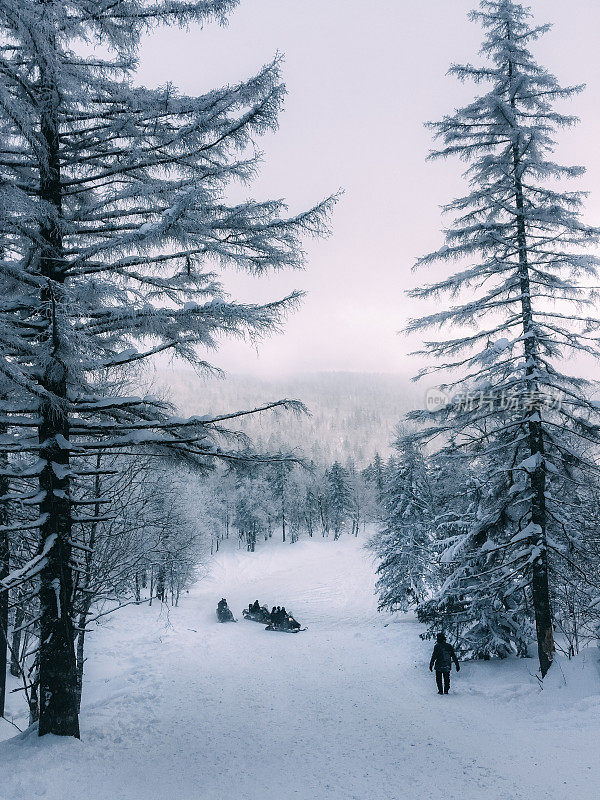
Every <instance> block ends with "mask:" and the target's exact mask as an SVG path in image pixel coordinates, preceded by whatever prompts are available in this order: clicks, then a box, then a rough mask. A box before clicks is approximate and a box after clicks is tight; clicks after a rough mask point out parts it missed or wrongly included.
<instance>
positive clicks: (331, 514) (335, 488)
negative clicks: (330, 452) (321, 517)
mask: <svg viewBox="0 0 600 800" xmlns="http://www.w3.org/2000/svg"><path fill="white" fill-rule="evenodd" d="M326 478H327V486H328V502H327V510H328V518H329V524H330V525H331V527H332V528H333V534H334V539H339V536H340V533H341V531H342V527H343V526H344V525H345V524H346V520H347V519H348V517H349V516H350V514H351V513H352V494H351V488H350V476H349V475H348V470H346V469H344V467H342V465H341V464H340V463H339V461H335V462H334V463H333V464H332V466H331V469H329V470H328V471H327V473H326Z"/></svg>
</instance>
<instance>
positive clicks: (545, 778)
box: [0, 537, 600, 800]
mask: <svg viewBox="0 0 600 800" xmlns="http://www.w3.org/2000/svg"><path fill="white" fill-rule="evenodd" d="M261 545H262V548H261ZM261 545H259V548H261V549H259V550H258V551H257V552H256V553H246V552H243V551H238V550H236V549H235V548H234V544H233V542H232V543H230V544H229V546H227V547H225V548H224V549H223V550H221V551H220V552H219V553H218V554H216V556H215V558H214V559H213V561H212V563H211V569H210V574H209V575H207V576H206V577H205V578H204V579H203V580H202V581H200V582H199V583H198V584H197V586H196V587H194V589H193V590H192V591H191V592H190V594H189V595H185V596H184V597H183V598H182V601H181V606H180V607H179V608H177V609H169V610H168V612H167V611H166V610H165V609H160V608H157V607H156V606H153V607H152V608H147V607H138V608H136V607H131V608H128V609H125V610H124V611H122V612H121V613H120V615H118V616H115V617H114V618H113V619H112V620H111V621H110V622H109V623H108V624H107V625H106V626H105V627H103V628H101V629H99V631H98V632H97V633H96V634H94V636H93V637H90V638H91V641H92V644H91V653H90V660H89V662H88V664H89V666H88V672H87V675H86V690H85V696H84V708H83V739H82V741H81V742H74V741H71V740H60V739H53V738H52V737H45V738H44V739H42V740H39V739H37V738H36V737H35V736H27V735H26V736H24V737H17V738H15V739H12V740H10V741H8V742H5V743H4V744H0V762H1V763H2V764H3V765H4V766H5V769H4V771H3V778H2V781H1V783H0V798H1V800H21V799H22V800H33V798H38V797H39V798H47V800H55V799H56V800H59V798H62V797H73V798H76V800H107V798H109V800H142V798H143V800H163V798H164V797H174V798H177V800H200V799H201V800H230V798H235V800H282V799H283V798H296V799H297V800H428V799H429V798H433V797H438V796H443V797H444V798H447V800H459V799H460V800H480V799H481V798H484V797H485V798H486V799H488V800H507V799H508V800H521V799H522V800H525V798H527V800H564V798H565V797H567V796H570V797H576V798H578V800H588V798H589V800H592V798H596V797H597V791H596V789H597V782H598V780H599V778H600V772H599V769H598V759H597V756H596V753H595V752H594V751H595V745H594V742H595V741H596V737H597V735H598V732H599V727H600V726H599V725H598V721H597V720H598V713H597V712H598V708H599V704H598V696H597V694H596V695H590V696H589V697H588V698H583V699H581V700H580V701H578V702H579V705H578V706H577V709H578V710H577V718H576V719H575V720H574V721H573V720H570V721H569V714H568V712H567V708H566V706H560V707H554V706H549V705H548V703H546V704H545V705H544V703H542V702H541V699H540V696H539V694H538V693H537V688H536V683H535V680H534V679H533V678H530V677H529V675H528V670H531V668H532V664H531V662H528V661H519V662H513V663H508V662H504V663H497V662H489V663H487V664H478V665H474V664H465V665H463V668H462V669H461V672H460V675H459V676H458V677H456V676H455V673H453V675H452V679H453V685H452V691H453V693H451V694H450V695H449V696H448V697H440V696H438V695H437V694H436V693H435V687H434V681H433V678H432V676H431V675H430V674H429V672H428V670H427V662H428V658H429V654H430V649H431V645H430V644H429V643H427V642H422V641H421V640H420V639H419V632H420V631H421V627H420V626H419V625H418V624H417V623H416V622H414V621H413V620H412V619H410V618H405V617H401V618H398V619H391V618H390V617H389V616H382V615H379V614H378V613H377V607H376V599H375V597H374V594H373V586H374V581H375V578H374V569H373V564H372V562H371V559H370V556H369V554H368V553H366V552H365V551H364V549H363V546H362V545H363V542H362V541H361V540H355V539H351V538H350V537H346V538H344V539H341V540H340V541H338V542H332V541H323V540H316V541H302V542H299V543H297V544H294V545H290V544H285V545H283V544H281V543H268V544H263V543H261ZM222 596H224V597H226V598H227V599H228V601H229V605H230V607H231V609H232V611H234V614H235V615H236V617H238V618H239V619H240V622H239V623H238V624H225V625H219V624H217V623H216V621H215V606H216V603H217V600H218V599H220V597H222ZM255 599H258V600H260V601H261V602H262V603H266V604H269V605H275V604H284V605H285V606H286V607H287V608H288V610H289V611H291V612H292V613H293V614H294V615H295V616H296V617H297V618H298V619H299V621H300V622H301V623H302V624H306V625H308V630H307V631H305V632H303V633H300V634H297V635H286V634H277V633H266V632H265V631H264V627H263V626H261V625H259V624H257V623H252V622H246V621H243V620H242V619H241V609H242V608H243V607H244V606H245V605H247V603H248V602H251V601H254V600H255ZM387 623H390V624H387Z"/></svg>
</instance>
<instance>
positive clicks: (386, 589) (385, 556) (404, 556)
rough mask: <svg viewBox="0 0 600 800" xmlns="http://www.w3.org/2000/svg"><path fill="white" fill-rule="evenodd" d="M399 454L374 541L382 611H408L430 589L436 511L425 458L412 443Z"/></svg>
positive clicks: (399, 446)
mask: <svg viewBox="0 0 600 800" xmlns="http://www.w3.org/2000/svg"><path fill="white" fill-rule="evenodd" d="M394 447H395V449H396V451H397V453H398V456H397V460H396V462H395V464H394V468H393V469H392V470H391V471H390V472H389V473H388V474H387V475H386V476H385V483H384V487H383V509H382V516H383V519H382V522H383V526H382V529H381V531H379V532H378V533H377V534H376V535H375V536H374V537H373V539H372V540H371V547H372V548H373V550H374V551H375V552H376V554H377V556H378V558H379V566H378V568H377V573H378V575H379V579H378V581H377V590H378V592H379V607H380V608H387V609H389V610H391V611H393V610H395V609H400V610H401V611H406V610H408V609H409V608H411V607H415V606H418V605H419V604H420V603H421V602H422V601H423V600H424V598H425V597H426V595H427V593H428V591H429V590H430V588H431V579H432V575H431V569H432V555H433V553H434V547H433V541H434V527H435V522H434V518H435V513H434V501H433V495H432V490H431V486H430V479H429V475H428V471H427V467H426V465H425V461H424V459H423V456H422V455H421V453H420V452H419V450H418V448H417V446H416V445H415V444H414V443H413V442H412V441H411V440H410V439H402V438H399V439H398V440H397V441H396V442H395V445H394Z"/></svg>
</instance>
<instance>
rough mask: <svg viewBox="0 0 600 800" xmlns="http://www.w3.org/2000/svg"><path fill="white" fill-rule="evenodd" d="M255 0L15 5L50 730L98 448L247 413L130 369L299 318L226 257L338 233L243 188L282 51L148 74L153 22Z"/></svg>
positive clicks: (32, 452)
mask: <svg viewBox="0 0 600 800" xmlns="http://www.w3.org/2000/svg"><path fill="white" fill-rule="evenodd" d="M235 5H237V0H175V2H171V0H157V2H146V0H142V2H137V3H132V2H130V0H111V2H107V3H105V2H100V3H97V2H92V3H90V2H89V0H65V1H64V2H63V0H9V2H6V3H3V4H2V6H1V7H0V27H1V28H2V34H3V36H2V41H3V43H2V47H1V56H2V70H1V74H0V134H1V141H2V144H1V145H0V171H1V174H2V186H1V189H0V199H1V203H0V232H1V235H2V244H3V255H2V259H1V261H0V284H1V286H2V300H1V302H0V308H1V311H2V325H1V326H0V348H1V351H2V358H1V359H0V372H1V373H2V374H3V376H4V378H5V380H6V381H7V382H8V385H9V388H10V390H9V392H8V394H7V396H6V398H5V399H3V400H2V402H1V403H0V407H1V410H2V414H1V419H0V423H2V424H4V425H6V426H7V435H6V436H5V437H3V445H2V449H3V450H4V452H7V453H9V454H17V455H18V456H19V459H20V460H19V461H18V462H15V461H13V462H12V463H11V464H9V466H8V467H7V468H6V469H3V470H2V475H3V476H4V477H6V478H7V479H10V480H11V482H12V484H13V485H14V491H15V492H16V493H17V494H19V496H20V500H21V501H24V502H26V503H29V504H30V505H37V507H38V509H39V514H38V515H37V518H36V519H34V520H32V522H31V523H30V525H29V531H30V532H31V531H36V530H37V531H39V547H38V553H37V556H36V557H35V558H34V559H32V560H31V562H30V563H29V564H28V565H26V567H24V568H23V569H22V570H21V571H20V572H19V574H18V575H15V574H12V575H9V576H7V577H6V578H4V579H3V587H4V588H13V587H15V586H17V585H18V584H19V583H23V582H25V581H34V580H35V581H38V580H39V593H38V598H39V605H40V610H39V616H40V620H39V628H40V629H39V633H40V636H39V642H40V649H39V733H40V735H43V734H45V733H54V734H59V735H69V736H78V735H79V723H78V706H79V704H78V687H77V672H76V661H75V653H74V646H73V639H74V629H73V596H74V588H75V587H74V573H73V570H72V563H73V547H74V546H75V547H77V544H76V540H77V535H78V531H79V530H80V526H82V525H87V524H92V522H93V520H94V516H93V512H92V514H89V513H82V512H85V509H86V505H85V503H86V501H85V500H78V501H77V506H75V505H74V503H75V493H76V490H77V486H78V484H80V483H81V482H82V481H84V480H86V479H87V480H89V479H90V478H93V476H94V474H95V472H96V470H95V469H94V468H93V467H90V466H89V462H90V459H91V460H92V461H93V455H94V454H95V453H97V452H99V451H102V452H106V451H112V452H136V451H137V450H138V449H139V448H140V447H144V446H146V445H151V446H152V447H153V448H155V449H156V450H158V451H161V452H163V453H168V452H173V450H174V449H183V450H185V451H186V452H187V454H188V457H189V458H193V459H196V460H197V461H198V463H200V464H202V463H206V460H207V459H209V460H210V459H212V458H215V457H218V458H233V459H235V458H236V457H237V456H236V454H235V453H231V452H230V453H229V454H228V452H227V447H225V448H224V449H223V448H222V446H221V445H219V444H218V442H217V441H216V439H217V438H218V436H219V434H220V433H222V432H223V426H224V424H226V419H227V417H220V418H217V419H213V420H207V419H206V418H200V417H198V418H194V419H192V420H181V419H176V418H172V417H171V416H170V414H169V411H168V409H166V408H165V406H164V404H162V403H160V402H159V401H157V400H155V399H153V398H135V397H127V396H123V395H120V394H119V393H118V391H113V390H112V389H111V385H113V384H114V377H115V374H121V373H122V372H124V371H126V370H128V369H130V368H132V367H133V366H134V365H137V364H140V363H142V362H143V361H144V360H145V359H147V358H150V357H151V356H153V355H154V354H157V353H161V352H170V353H171V354H172V355H173V356H175V357H180V358H183V359H186V360H188V361H189V362H191V363H193V364H195V365H196V366H198V367H202V366H205V367H208V366H209V365H207V364H206V362H205V361H204V359H203V357H202V356H201V355H199V354H198V350H197V348H198V346H201V347H203V348H213V347H214V346H215V344H216V341H217V338H218V337H220V336H222V335H234V336H252V337H257V336H261V335H264V334H266V333H268V332H269V331H271V330H272V329H273V328H274V327H276V326H277V325H279V324H280V322H281V320H282V318H283V315H284V314H285V313H286V311H287V310H289V309H290V308H291V307H293V306H294V304H295V303H296V302H297V300H298V298H299V294H298V293H292V294H291V295H290V296H289V297H287V298H284V299H283V300H276V301H273V302H271V303H268V304H263V305H249V304H244V303H236V302H233V301H231V300H230V299H228V297H227V296H226V295H225V293H224V291H223V288H222V287H221V285H220V283H219V281H218V276H217V273H216V272H215V270H218V268H219V265H221V264H229V265H235V266H236V267H238V268H240V269H242V270H246V271H248V272H250V273H253V274H256V275H263V274H266V273H267V272H269V271H272V270H277V269H282V268H287V267H297V266H299V265H300V264H301V263H302V251H301V248H300V242H299V237H300V235H301V234H303V233H312V234H317V233H319V232H321V230H322V226H323V219H324V215H325V214H326V212H327V209H328V208H329V205H330V203H329V202H326V203H324V204H321V205H319V206H318V207H316V208H314V209H312V210H310V211H308V212H307V213H302V214H299V215H298V216H294V217H290V218H287V217H286V216H285V209H284V206H283V203H282V202H281V201H272V200H266V201H257V200H252V199H248V200H246V201H244V202H241V203H237V204H233V203H231V202H229V201H228V200H227V199H226V198H227V189H228V187H229V186H230V185H231V184H232V183H233V182H239V181H241V182H245V181H247V180H248V179H250V178H251V177H252V176H253V174H254V173H255V171H256V168H257V163H258V159H259V157H260V154H259V153H258V152H257V151H256V149H253V148H252V145H253V143H254V141H255V139H256V137H257V136H258V135H259V134H261V133H263V132H265V131H268V130H272V129H274V128H275V127H276V124H277V115H278V111H279V109H280V107H281V102H282V98H283V95H284V87H283V85H282V83H281V80H280V77H279V69H280V63H279V59H276V60H275V61H274V62H272V63H270V64H268V65H267V66H266V67H264V68H263V69H261V70H260V71H259V72H258V73H257V75H255V76H254V77H252V78H251V79H250V80H247V81H243V82H240V83H239V84H237V85H234V86H228V87H225V88H223V89H218V90H215V91H212V92H209V93H208V94H205V95H203V96H200V97H194V96H184V95H182V94H181V93H179V92H178V91H177V90H176V89H175V88H174V87H173V86H172V85H170V84H166V85H165V86H164V87H162V88H159V89H146V88H140V87H136V86H135V84H134V67H135V62H136V57H137V51H138V46H139V42H140V39H141V37H142V35H143V34H144V33H145V32H146V31H147V30H148V29H149V28H150V27H153V26H155V25H158V24H176V25H183V26H187V25H189V24H191V23H203V22H205V21H206V20H209V19H213V18H214V19H224V18H225V15H226V14H227V13H228V12H229V11H230V10H231V9H233V8H234V7H235ZM94 43H99V44H100V45H101V48H97V50H95V49H94V47H93V46H94ZM89 505H91V506H92V509H93V508H94V506H95V505H97V499H94V500H92V501H89ZM76 509H77V513H76ZM11 524H12V523H11ZM8 529H9V531H10V530H11V525H9V526H8ZM12 529H15V530H16V528H15V527H14V526H13V528H12Z"/></svg>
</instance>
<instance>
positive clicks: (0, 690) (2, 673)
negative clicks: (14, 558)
mask: <svg viewBox="0 0 600 800" xmlns="http://www.w3.org/2000/svg"><path fill="white" fill-rule="evenodd" d="M5 462H6V457H5V456H2V457H0V464H2V465H3V466H4V464H5ZM7 494H8V479H7V478H5V477H1V476H0V495H1V496H2V497H5V496H6V495H7ZM7 522H8V506H7V501H6V500H4V501H0V526H2V527H3V528H4V530H0V581H1V580H3V579H4V578H6V576H7V575H8V573H9V570H10V550H9V546H8V531H7V530H6V525H7ZM7 658H8V589H5V590H4V591H2V590H1V589H0V717H2V716H4V704H5V700H6V667H7V663H6V662H7Z"/></svg>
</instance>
